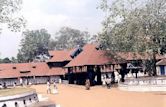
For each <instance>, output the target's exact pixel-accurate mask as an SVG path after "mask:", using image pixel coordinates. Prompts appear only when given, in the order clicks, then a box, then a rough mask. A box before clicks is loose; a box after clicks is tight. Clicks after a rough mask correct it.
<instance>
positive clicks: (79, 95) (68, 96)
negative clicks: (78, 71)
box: [32, 84, 166, 107]
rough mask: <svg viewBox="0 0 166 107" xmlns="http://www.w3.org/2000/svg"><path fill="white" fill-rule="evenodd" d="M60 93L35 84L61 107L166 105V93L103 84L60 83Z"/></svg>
mask: <svg viewBox="0 0 166 107" xmlns="http://www.w3.org/2000/svg"><path fill="white" fill-rule="evenodd" d="M57 87H58V92H59V93H58V94H47V92H46V85H35V86H32V88H35V89H36V91H37V93H39V94H42V95H43V96H47V97H48V98H49V99H50V100H51V101H53V102H55V103H56V104H60V106H61V107H166V93H163V92H153V93H152V92H149V93H147V92H146V93H144V92H127V91H121V90H119V89H118V88H111V89H107V88H105V87H102V86H95V87H92V88H91V89H90V90H85V87H84V86H75V85H64V84H58V85H57Z"/></svg>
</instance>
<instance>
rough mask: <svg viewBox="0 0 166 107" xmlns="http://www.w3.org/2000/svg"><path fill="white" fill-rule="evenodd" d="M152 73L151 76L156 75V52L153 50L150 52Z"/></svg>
mask: <svg viewBox="0 0 166 107" xmlns="http://www.w3.org/2000/svg"><path fill="white" fill-rule="evenodd" d="M152 55H153V56H152V75H153V76H156V75H157V72H156V53H155V52H153V54H152Z"/></svg>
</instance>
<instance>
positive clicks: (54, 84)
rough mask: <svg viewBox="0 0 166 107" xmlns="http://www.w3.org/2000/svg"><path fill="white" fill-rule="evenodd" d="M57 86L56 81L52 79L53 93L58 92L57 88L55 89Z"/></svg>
mask: <svg viewBox="0 0 166 107" xmlns="http://www.w3.org/2000/svg"><path fill="white" fill-rule="evenodd" d="M57 89H58V88H57V86H56V81H54V83H53V94H57V93H58V90H57Z"/></svg>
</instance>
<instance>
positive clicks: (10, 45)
mask: <svg viewBox="0 0 166 107" xmlns="http://www.w3.org/2000/svg"><path fill="white" fill-rule="evenodd" d="M99 3H100V0H23V4H22V10H21V11H20V14H22V15H23V16H24V18H25V19H26V21H27V23H26V28H24V30H26V29H30V30H36V29H42V28H45V29H47V30H48V32H49V33H50V34H51V35H52V37H54V36H55V33H56V32H57V31H58V30H59V29H60V28H61V27H63V26H68V27H72V28H74V29H79V30H81V31H85V30H86V31H88V32H90V34H92V35H93V34H97V33H98V32H100V31H101V29H102V25H101V22H102V20H103V19H104V13H103V12H102V11H101V10H99V9H96V8H97V6H98V5H99ZM22 38H23V36H22V33H21V32H17V33H16V32H11V31H10V30H8V29H7V28H6V27H3V30H2V33H1V34H0V58H5V57H12V56H14V57H15V56H16V55H17V53H18V49H19V48H20V40H21V39H22Z"/></svg>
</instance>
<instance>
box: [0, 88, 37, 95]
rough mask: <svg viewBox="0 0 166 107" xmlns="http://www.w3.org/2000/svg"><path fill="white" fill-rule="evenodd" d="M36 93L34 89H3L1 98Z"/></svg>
mask: <svg viewBox="0 0 166 107" xmlns="http://www.w3.org/2000/svg"><path fill="white" fill-rule="evenodd" d="M32 91H35V89H32V88H21V87H20V88H10V89H1V90H0V97H1V96H11V95H16V94H22V93H26V92H32Z"/></svg>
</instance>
